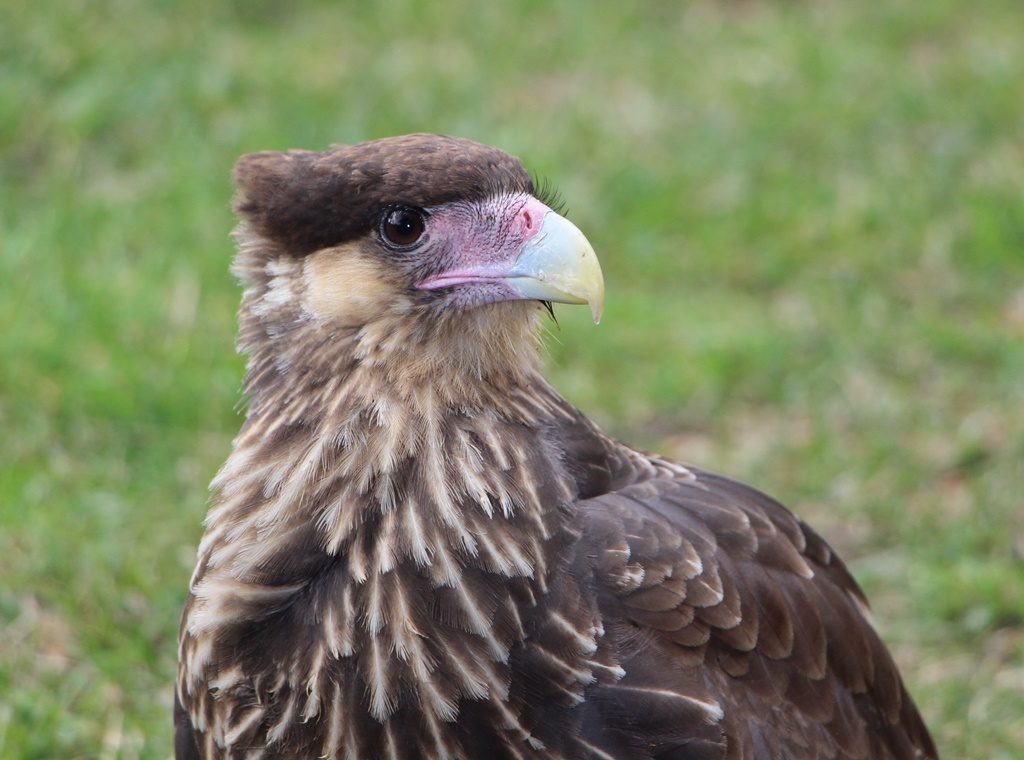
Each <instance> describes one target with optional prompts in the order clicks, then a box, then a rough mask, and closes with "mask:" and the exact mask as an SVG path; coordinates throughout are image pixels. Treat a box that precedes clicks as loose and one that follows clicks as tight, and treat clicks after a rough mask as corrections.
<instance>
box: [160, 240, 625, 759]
mask: <svg viewBox="0 0 1024 760" xmlns="http://www.w3.org/2000/svg"><path fill="white" fill-rule="evenodd" d="M268 254H269V255H268ZM272 254H273V251H272V250H271V251H268V250H267V248H266V246H262V247H249V248H247V247H246V245H245V244H243V246H242V255H241V256H240V258H239V261H238V262H237V263H236V272H238V273H239V275H240V276H241V279H242V280H243V282H245V283H246V285H247V291H246V295H245V297H244V300H243V306H242V310H241V323H242V340H241V344H242V349H243V350H245V351H247V352H249V353H250V362H249V369H248V375H247V383H246V391H247V394H248V395H249V397H250V407H249V413H248V417H247V420H246V423H245V425H244V427H243V429H242V431H241V432H240V434H239V436H238V437H237V439H236V440H235V443H234V448H233V452H232V454H231V456H230V457H229V459H228V461H227V462H226V464H225V465H224V467H223V468H222V470H221V471H220V473H219V474H218V475H217V477H216V478H215V480H214V481H213V484H212V489H213V490H214V492H215V494H216V500H215V503H214V506H213V507H212V509H211V510H210V512H209V515H208V517H207V521H206V524H207V529H206V533H205V535H204V537H203V540H202V542H201V544H200V547H199V553H198V554H199V561H198V563H197V567H196V571H195V573H194V575H193V578H192V581H191V594H190V597H189V600H188V604H187V607H186V611H185V615H184V620H183V627H182V637H181V644H180V661H181V668H180V677H179V683H178V695H179V700H180V702H181V703H182V705H185V706H187V713H188V717H189V720H190V721H191V723H192V725H193V726H194V727H195V728H196V729H197V736H198V737H199V741H200V742H202V743H205V747H204V749H203V751H202V756H203V757H224V758H231V757H255V756H266V757H278V756H293V755H296V754H298V755H300V756H310V757H313V756H316V757H368V756H376V755H377V754H378V752H379V749H378V748H380V747H394V751H393V752H391V751H389V752H387V753H385V754H386V755H388V754H390V755H393V756H395V757H419V756H430V757H451V758H459V757H471V756H473V754H472V753H471V752H469V750H468V749H467V746H466V742H465V741H464V740H462V739H460V738H459V736H458V732H453V731H452V726H453V725H455V724H456V723H457V722H458V721H459V719H460V716H461V715H462V714H464V713H465V709H466V708H465V705H466V704H467V703H473V704H474V707H473V709H475V710H477V711H479V710H480V709H482V707H481V705H485V704H486V705H489V706H490V707H489V708H488V709H489V712H488V714H487V718H486V721H487V723H488V724H489V725H493V726H494V730H495V732H496V733H497V734H498V735H500V736H507V739H508V741H507V743H508V744H509V746H521V747H522V751H523V752H525V753H530V752H541V751H542V750H544V749H545V747H546V743H545V741H544V740H543V739H541V738H539V737H537V736H534V725H533V724H534V723H535V722H536V717H531V716H529V715H526V714H524V704H525V703H526V697H525V694H524V693H521V692H522V691H523V688H522V685H519V686H517V687H515V688H514V686H513V683H512V677H511V673H512V669H513V667H515V668H517V669H520V670H522V671H523V672H527V673H529V677H530V678H531V679H533V680H534V681H535V682H536V683H538V684H541V683H543V684H547V687H546V688H551V689H553V697H554V699H555V703H556V704H561V705H563V707H564V708H565V709H569V708H571V707H573V706H575V705H576V704H577V703H578V702H579V701H581V700H582V693H583V689H584V687H585V686H586V685H587V684H589V683H592V682H595V681H597V680H598V679H601V678H603V679H606V680H607V679H613V678H614V677H615V674H616V670H615V669H614V667H605V668H604V670H602V671H601V672H599V673H595V668H600V667H601V663H600V662H597V664H593V665H591V664H588V661H589V660H594V654H595V651H596V649H597V644H596V641H597V639H598V638H599V636H600V632H601V625H600V620H599V615H598V611H597V608H596V604H595V602H594V600H593V599H589V600H585V599H580V600H579V605H578V608H577V609H576V610H575V612H574V614H573V616H572V619H571V620H570V619H569V618H567V617H566V616H565V615H564V613H562V612H559V611H558V610H556V609H548V607H549V605H548V603H547V600H548V599H549V596H550V586H551V584H552V583H553V582H555V581H553V579H556V578H557V577H558V574H559V572H560V571H561V570H562V569H563V566H564V564H565V560H564V559H563V557H564V556H566V553H565V552H564V551H563V549H564V548H565V547H566V546H568V545H570V544H571V543H572V542H573V541H574V536H573V533H572V531H571V529H569V528H568V527H567V524H566V516H567V514H568V513H569V511H570V510H571V505H572V502H573V500H574V499H575V497H576V489H575V486H574V484H573V483H572V480H571V478H570V477H569V476H568V474H567V473H566V472H565V471H564V466H563V464H562V462H561V460H562V453H561V452H559V451H556V450H554V449H551V448H545V447H543V446H541V447H538V446H537V436H536V431H537V429H538V427H539V426H542V425H543V426H548V427H558V426H560V425H563V424H578V419H577V415H576V414H575V412H574V411H573V410H571V409H570V408H569V407H567V406H566V405H565V404H564V402H562V401H561V399H560V398H559V397H558V396H557V394H555V393H554V392H553V391H551V390H550V389H548V387H547V385H546V384H545V383H544V382H543V380H542V378H540V376H539V375H538V374H537V373H536V371H535V369H534V367H535V366H536V359H535V350H534V355H532V356H527V357H525V359H526V360H525V361H524V357H515V356H512V357H510V356H509V350H508V345H509V342H510V341H521V340H522V339H523V338H524V337H525V336H526V334H527V333H528V332H529V333H532V329H533V326H532V324H531V320H529V319H519V320H511V321H509V322H508V324H509V325H510V327H509V329H510V330H514V331H516V334H511V335H500V336H498V338H495V337H494V336H493V335H491V336H490V338H489V339H490V340H501V341H504V342H505V345H503V346H499V345H498V344H495V351H494V356H500V357H501V363H502V367H501V371H500V372H499V371H497V370H498V368H497V367H493V366H486V365H485V364H481V359H480V357H481V356H483V357H484V360H486V358H487V351H486V350H484V351H481V346H480V344H479V343H478V344H477V345H476V346H475V348H474V351H472V352H465V351H460V350H459V346H458V340H457V339H452V340H449V341H447V342H446V343H445V345H447V346H448V348H449V351H450V353H449V355H447V356H444V357H440V356H437V357H431V356H430V353H429V351H425V350H423V346H424V344H430V345H436V344H437V343H438V340H437V338H436V336H435V335H426V336H425V335H420V334H417V333H416V332H415V330H416V329H417V328H416V327H415V325H413V326H412V327H411V328H410V326H409V324H408V323H407V322H404V321H403V320H402V319H401V316H402V315H400V314H398V315H395V319H394V321H393V322H392V324H391V325H390V327H389V328H388V329H383V328H380V327H379V326H377V327H376V332H371V331H368V330H365V329H364V330H360V331H350V332H348V333H344V334H338V333H332V332H329V331H325V330H324V328H323V326H322V325H320V324H318V323H317V322H316V321H315V320H313V319H310V318H309V316H308V315H306V314H304V313H303V312H302V309H301V306H299V305H300V304H301V303H302V292H301V291H302V271H301V262H298V261H296V260H293V259H289V258H288V257H287V256H274V255H272ZM482 319H486V318H485V317H482ZM465 321H466V320H465V319H462V320H461V324H460V325H459V326H458V330H459V334H460V336H461V338H460V339H466V333H467V327H466V324H465ZM489 322H493V320H489ZM488 330H489V331H490V332H492V333H493V325H488ZM468 332H469V333H472V329H471V327H470V328H468ZM499 332H500V331H499ZM519 333H522V335H520V334H519ZM528 345H530V346H531V347H532V346H533V339H532V337H530V338H529V340H528ZM499 348H500V351H499V350H498V349H499ZM415 349H419V350H415ZM407 352H409V353H415V354H416V355H417V357H418V361H420V362H423V363H424V364H423V368H422V374H420V373H418V372H417V369H416V364H415V362H412V363H411V366H410V363H408V362H407V363H405V365H404V366H403V372H402V374H401V375H400V376H396V375H395V374H394V373H393V364H392V363H391V362H389V361H382V360H381V359H380V357H391V358H393V357H394V355H395V354H396V353H401V354H406V353H407ZM424 357H426V358H424ZM467 357H474V358H473V359H472V361H473V363H472V364H462V365H461V366H460V362H468V361H470V360H469V359H467ZM439 364H445V370H446V371H444V372H439V371H438V365H439ZM511 364H514V365H515V367H516V371H514V372H513V371H508V370H506V369H505V366H506V365H508V366H511ZM438 377H451V378H452V379H453V382H452V383H451V384H448V385H445V384H443V383H439V382H438V381H437V380H436V378H438ZM422 378H430V382H423V381H422ZM485 378H490V379H492V380H490V381H488V382H482V381H483V380H484V379H485ZM493 378H499V379H500V381H494V380H493ZM538 388H540V389H546V390H544V392H541V393H537V389H538ZM528 629H529V630H528ZM528 634H529V638H530V641H529V642H528V643H527V644H524V642H525V640H526V638H527V636H528ZM296 641H301V642H302V645H301V646H300V647H296V646H295V643H296ZM524 646H525V649H526V650H528V651H519V650H522V649H524ZM514 650H515V651H514ZM513 659H515V660H516V662H517V663H518V664H514V663H513V662H512V661H513ZM524 662H525V663H526V664H524ZM517 689H518V691H517ZM410 716H415V717H414V718H410ZM475 741H479V737H477V738H476V739H475ZM547 756H551V757H555V756H557V755H553V754H547Z"/></svg>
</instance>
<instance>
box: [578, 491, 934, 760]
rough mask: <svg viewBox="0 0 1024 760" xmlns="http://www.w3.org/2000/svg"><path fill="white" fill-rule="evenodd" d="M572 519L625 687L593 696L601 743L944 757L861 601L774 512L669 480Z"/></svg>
mask: <svg viewBox="0 0 1024 760" xmlns="http://www.w3.org/2000/svg"><path fill="white" fill-rule="evenodd" d="M579 514H580V515H581V517H582V519H583V522H584V531H583V538H582V540H581V544H580V546H581V550H582V551H583V552H585V553H586V556H587V557H589V558H590V559H591V566H592V567H593V574H594V580H595V582H596V585H597V587H598V589H599V591H598V595H599V603H600V605H601V608H602V610H603V611H604V614H605V619H606V626H605V627H606V629H607V632H606V639H605V642H606V646H607V647H610V648H612V649H614V650H616V654H617V656H618V660H619V662H620V664H621V665H622V667H623V669H624V670H625V672H626V675H625V676H624V677H623V678H622V679H621V680H620V681H619V682H617V683H616V684H614V685H612V686H608V685H602V686H600V687H595V690H594V692H595V693H593V694H590V695H588V702H590V703H591V704H592V705H593V706H594V707H593V708H592V709H595V710H597V711H598V712H599V713H600V714H601V717H602V719H603V720H604V721H605V724H606V725H605V728H604V733H603V739H604V740H605V741H608V737H609V736H611V735H615V734H616V732H618V733H619V734H622V735H623V736H620V737H619V741H620V743H622V744H623V745H624V746H636V745H639V744H640V743H642V742H643V741H647V743H648V746H649V747H651V748H652V752H653V755H654V756H655V757H680V758H682V757H709V758H710V757H720V758H726V757H728V758H776V757H786V758H793V759H797V758H828V757H834V758H873V759H876V760H877V759H881V758H920V757H927V758H934V757H937V754H936V751H935V747H934V745H933V744H932V741H931V738H930V737H929V735H928V732H927V729H926V728H925V726H924V724H923V722H922V721H921V718H920V716H919V715H918V712H917V709H916V708H915V706H914V704H913V702H912V701H911V699H910V697H909V696H908V695H907V692H906V690H905V688H904V686H903V682H902V680H901V679H900V676H899V673H898V671H897V669H896V665H895V664H894V663H893V660H892V658H891V656H890V655H889V653H888V651H887V650H886V648H885V646H884V645H883V644H882V642H881V640H880V639H879V637H878V635H877V634H876V632H875V630H874V629H873V628H872V626H871V624H870V622H869V621H868V619H867V618H866V616H865V615H866V609H867V607H866V601H865V599H864V595H863V593H862V592H861V590H860V589H859V588H858V586H857V584H856V582H855V581H854V580H853V578H852V577H851V576H850V574H849V572H848V571H847V570H846V568H845V566H844V565H843V563H842V562H841V561H840V560H839V559H838V558H837V557H836V556H835V555H834V553H833V552H832V551H831V549H830V548H829V547H828V545H827V544H826V543H825V542H824V541H823V540H822V539H821V538H820V537H819V536H818V535H817V534H815V533H814V532H813V531H812V530H811V529H810V528H808V527H807V526H806V525H804V524H803V523H802V522H801V521H800V520H798V519H797V518H796V517H794V516H793V515H792V514H791V513H790V512H788V511H787V510H786V509H785V508H783V507H782V506H781V505H780V504H778V503H777V502H775V501H773V500H772V499H770V498H768V497H767V496H765V495H763V494H761V493H759V492H757V491H754V490H753V489H750V488H747V487H745V486H742V485H740V484H737V483H734V482H732V481H729V480H726V479H725V478H721V477H719V476H716V475H712V474H710V473H703V472H690V473H680V474H679V475H676V476H673V475H671V474H669V473H667V472H666V473H663V474H661V475H660V476H658V477H655V478H651V479H647V480H644V481H642V482H638V483H633V484H630V485H626V486H625V487H622V488H620V489H619V490H617V491H613V492H609V493H606V494H603V495H599V496H595V497H593V498H590V499H587V500H584V501H582V502H581V503H580V512H579ZM602 692H609V693H608V694H607V695H605V694H603V693H602ZM684 706H685V707H686V709H683V707H684ZM631 732H632V735H631Z"/></svg>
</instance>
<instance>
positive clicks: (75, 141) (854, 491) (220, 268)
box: [0, 0, 1024, 758]
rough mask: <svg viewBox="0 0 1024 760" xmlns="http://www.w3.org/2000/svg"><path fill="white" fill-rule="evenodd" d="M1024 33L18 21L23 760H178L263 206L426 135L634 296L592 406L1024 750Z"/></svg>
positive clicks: (11, 491) (15, 589)
mask: <svg viewBox="0 0 1024 760" xmlns="http://www.w3.org/2000/svg"><path fill="white" fill-rule="evenodd" d="M1022 23H1024V12H1022V11H1021V8H1020V4H1019V2H1017V0H989V2H987V3H985V4H984V5H983V6H982V5H979V4H977V3H968V2H966V0H937V1H936V2H932V3H927V4H926V3H913V2H910V1H909V0H879V2H876V3H860V4H852V3H842V2H840V1H839V0H823V1H822V2H816V3H813V4H811V3H799V2H797V3H794V2H785V1H784V0H749V1H747V2H737V1H735V0H733V1H731V2H730V1H728V0H717V1H712V0H699V1H698V2H693V3H688V4H686V5H685V6H682V7H680V6H679V4H676V3H667V2H649V3H644V4H636V5H632V4H616V5H612V4H603V5H601V6H600V7H598V6H595V5H593V4H588V3H584V2H582V0H580V1H579V2H561V3H550V4H549V3H540V2H526V3H521V4H519V5H518V6H516V9H515V10H514V11H512V10H511V6H499V5H498V4H491V5H486V6H485V5H478V4H475V3H469V2H459V3H450V4H427V3H414V2H404V3H403V2H386V3H380V4H372V5H371V4H356V3H343V4H327V3H298V4H291V5H287V4H283V3H270V2H257V3H243V2H235V3H213V4H211V3H203V2H199V1H198V0H191V1H188V2H177V3H163V2H151V3H131V2H127V1H123V2H97V3H88V4H87V3H65V4H59V5H58V4H48V3H38V2H25V1H24V0H11V1H10V2H7V3H6V4H5V5H4V8H3V9H2V10H0V220H2V227H0V229H2V231H3V234H2V236H0V267H2V269H0V288H2V298H0V327H2V332H0V366H2V368H3V369H2V371H0V425H2V428H3V432H4V434H3V435H2V436H0V626H2V629H3V632H4V633H3V642H2V643H0V756H3V757H11V758H56V757H60V758H66V757H102V758H134V757H147V758H165V757H167V756H168V755H169V749H168V748H169V742H170V725H169V712H170V704H171V684H172V678H173V672H174V667H175V666H174V660H175V637H176V628H177V620H178V611H179V608H180V605H181V602H182V599H183V595H184V591H185V588H186V584H187V581H188V574H189V572H190V570H191V566H192V556H193V552H194V547H195V545H196V543H197V541H198V538H199V534H200V530H201V519H202V516H203V514H204V512H205V502H206V498H207V495H206V490H205V486H206V483H207V482H208V481H209V479H210V477H211V476H212V474H213V473H214V471H215V470H216V468H217V467H218V466H219V464H220V462H221V461H222V460H223V458H224V456H225V454H226V452H227V450H228V447H229V442H230V438H231V436H232V435H233V433H234V431H235V430H236V429H237V427H238V425H239V418H238V415H237V413H236V411H235V406H236V402H237V397H238V389H239V384H240V378H241V373H242V362H241V360H240V358H238V357H237V356H235V355H234V353H233V351H232V345H233V340H234V330H235V324H234V311H235V308H236V304H237V301H238V297H239V293H238V290H237V288H236V287H235V284H234V283H233V282H232V281H231V279H230V277H229V275H228V274H227V266H228V261H229V258H230V255H231V247H230V243H229V241H228V238H227V234H228V231H229V230H230V229H231V227H232V224H233V222H232V219H231V216H230V213H229V211H228V199H229V197H230V195H231V187H230V182H229V171H230V167H231V164H232V163H233V162H234V160H235V158H236V157H237V156H238V155H239V154H241V153H243V152H247V151H252V150H258V149H268V148H277V149H283V148H289V147H307V148H321V147H325V146H327V145H328V144H330V143H332V142H349V141H355V140H361V139H366V138H370V137H378V136H383V135H388V134H397V133H402V132H407V131H419V130H425V131H438V132H445V133H452V134H460V135H464V136H467V137H471V138H475V139H478V140H482V141H484V142H488V143H492V144H496V145H499V146H501V147H503V148H505V149H506V150H509V151H510V152H512V153H515V154H518V155H520V156H522V157H523V158H524V159H525V160H526V162H527V164H528V165H529V166H530V167H531V168H532V169H533V170H534V171H536V172H537V173H538V174H540V175H543V176H546V177H549V178H551V179H552V180H554V181H555V182H556V183H557V184H558V185H559V186H560V188H561V190H562V194H563V195H564V197H565V199H566V201H567V204H568V207H569V211H570V215H571V216H572V218H573V219H574V221H576V222H577V224H579V226H580V227H581V228H583V229H584V230H585V231H586V232H587V234H588V236H589V237H590V238H591V240H592V242H593V243H594V245H595V247H596V248H597V250H598V252H599V254H600V255H601V258H602V262H603V264H604V267H605V272H606V279H607V284H608V307H607V312H606V316H605V319H604V321H603V323H602V324H601V326H600V327H599V328H597V329H594V328H592V327H590V326H589V325H588V324H587V320H586V315H585V314H582V313H579V312H578V310H577V311H573V310H571V309H563V310H561V311H560V312H559V319H560V322H561V327H560V328H557V329H553V332H552V336H551V339H550V341H549V343H550V347H551V353H552V359H551V375H552V376H553V378H554V380H555V383H556V385H557V386H558V387H559V388H561V389H562V390H563V391H564V392H565V393H566V394H567V395H568V396H569V397H570V398H571V399H572V400H573V401H575V402H576V403H577V404H578V405H580V406H581V407H582V408H583V409H585V410H586V411H587V412H588V413H590V414H591V415H593V416H594V417H595V418H596V419H598V420H600V421H601V423H602V424H603V425H604V426H605V427H606V428H607V429H609V430H610V431H611V432H613V433H615V434H617V435H620V436H623V437H626V438H627V439H629V440H631V441H633V442H635V443H637V444H640V445H644V446H647V447H651V448H655V449H659V450H661V451H663V452H665V453H667V454H671V455H672V456H676V457H679V458H682V459H684V460H687V461H691V462H695V463H698V464H701V465H703V466H705V467H709V468H712V469H717V470H719V471H723V472H726V473H728V474H731V475H733V476H735V477H738V478H740V479H743V480H746V481H748V482H751V483H754V484H756V485H758V486H760V487H761V488H763V489H765V490H767V491H769V492H770V493H773V494H774V495H776V496H778V497H779V498H781V499H782V500H783V501H784V502H786V503H787V504H789V505H790V506H791V507H792V508H793V509H794V510H795V511H797V512H798V513H800V514H801V515H803V516H804V517H805V518H807V519H808V520H809V521H810V522H811V523H812V524H814V525H815V526H816V527H818V528H819V530H820V531H821V532H823V533H824V534H825V535H826V536H827V537H828V538H829V539H830V541H832V543H833V544H835V545H836V546H837V548H839V549H840V550H841V551H842V552H843V553H844V555H845V556H846V557H847V558H848V559H849V560H850V562H851V565H852V567H853V569H854V570H855V572H856V574H857V575H858V577H859V578H860V579H861V581H862V582H863V584H864V585H865V587H866V589H867V591H868V593H869V595H870V596H871V598H872V600H873V602H874V606H875V610H876V613H877V617H878V619H879V626H880V627H881V629H882V631H883V633H884V635H885V637H886V638H887V640H888V641H889V642H890V644H891V646H892V648H893V650H894V652H895V653H896V655H897V658H898V659H899V661H900V663H901V665H902V667H903V669H904V672H905V675H906V678H907V680H908V682H909V685H910V688H911V691H912V692H913V693H914V695H915V697H916V698H917V700H918V702H919V704H920V706H921V707H922V709H923V711H924V713H925V715H926V717H927V719H928V720H929V723H930V725H931V726H932V728H933V730H934V732H935V734H936V738H937V740H938V742H939V744H940V746H941V748H942V749H943V751H944V753H945V756H946V757H950V758H952V757H972V758H1011V757H1020V756H1021V752H1022V751H1024V750H1022V749H1021V748H1022V747H1024V559H1022V557H1024V467H1022V463H1024V380H1022V378H1024V207H1022V201H1021V197H1022V193H1021V187H1022V177H1024V138H1022V135H1024V99H1022V98H1021V93H1022V92H1024V45H1022V44H1021V42H1020V28H1021V24H1022Z"/></svg>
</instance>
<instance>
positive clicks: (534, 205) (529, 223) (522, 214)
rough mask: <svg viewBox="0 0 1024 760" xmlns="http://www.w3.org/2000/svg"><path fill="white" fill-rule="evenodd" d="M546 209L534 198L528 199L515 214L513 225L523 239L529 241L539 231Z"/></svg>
mask: <svg viewBox="0 0 1024 760" xmlns="http://www.w3.org/2000/svg"><path fill="white" fill-rule="evenodd" d="M548 210H549V209H548V207H547V206H545V205H544V204H543V203H541V202H540V201H538V200H537V199H536V198H530V199H529V200H527V201H526V203H525V204H523V206H522V208H520V209H519V212H518V213H517V214H516V220H515V225H516V229H518V230H519V232H520V234H522V235H523V237H524V238H526V239H529V238H531V237H533V236H534V235H536V234H537V232H539V231H540V226H541V224H543V222H544V215H545V214H546V213H547V211H548Z"/></svg>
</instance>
